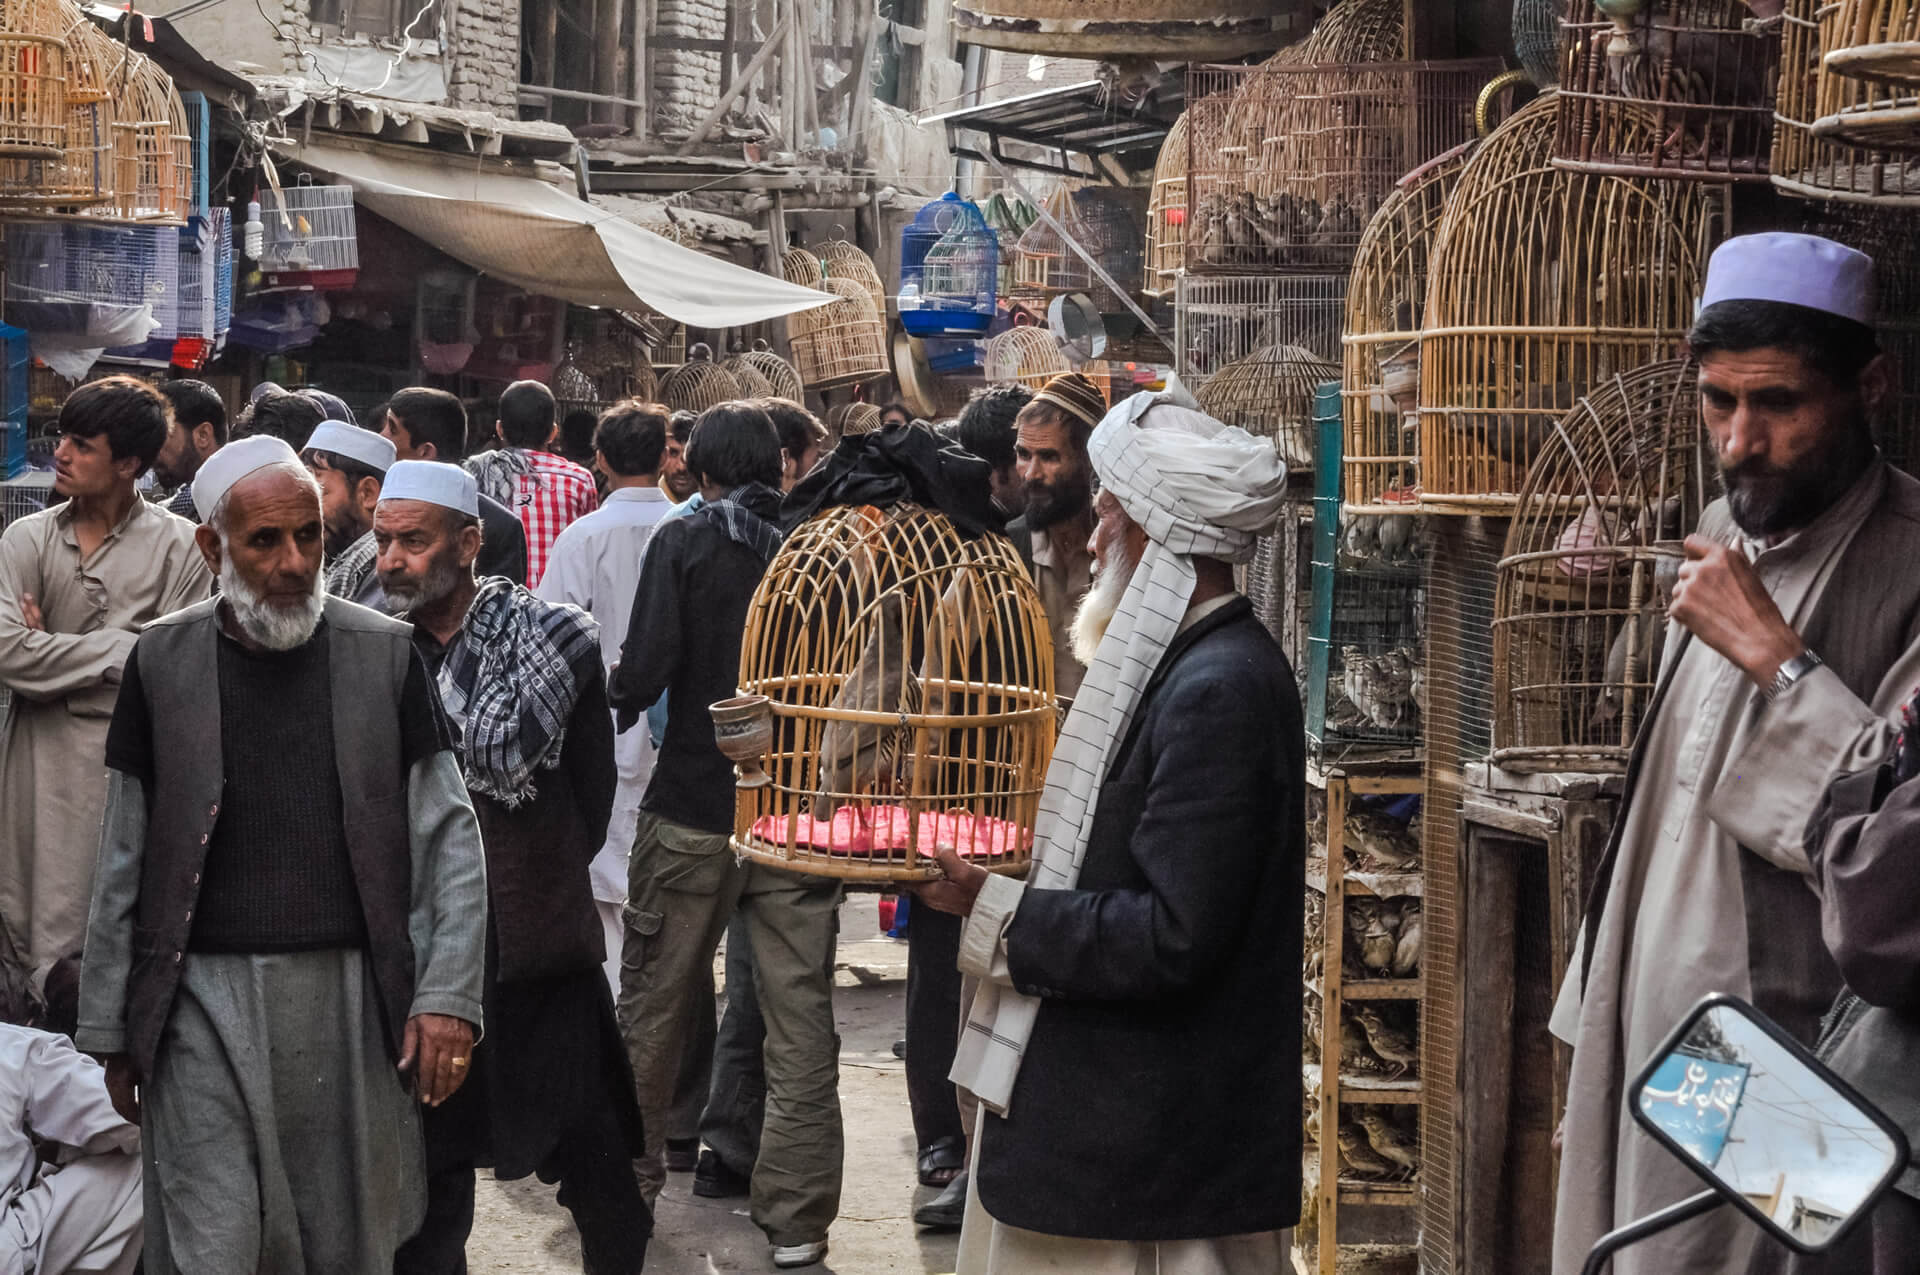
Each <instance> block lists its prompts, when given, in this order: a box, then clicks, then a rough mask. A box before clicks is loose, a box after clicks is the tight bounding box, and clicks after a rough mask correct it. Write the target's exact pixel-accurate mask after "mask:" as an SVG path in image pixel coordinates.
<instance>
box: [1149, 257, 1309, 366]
mask: <svg viewBox="0 0 1920 1275" xmlns="http://www.w3.org/2000/svg"><path fill="white" fill-rule="evenodd" d="M1173 295H1174V304H1173V345H1174V349H1175V350H1176V351H1177V352H1178V354H1179V356H1180V363H1179V371H1180V375H1181V377H1182V378H1183V379H1184V380H1186V382H1187V384H1188V385H1189V386H1197V385H1200V384H1203V383H1205V381H1206V379H1207V378H1208V377H1209V376H1212V375H1213V374H1214V373H1215V372H1217V371H1219V370H1220V369H1221V368H1223V367H1225V366H1226V365H1227V364H1229V363H1233V362H1236V361H1238V360H1240V359H1244V358H1246V357H1247V356H1249V355H1251V354H1253V353H1254V352H1255V351H1257V350H1264V349H1266V348H1267V347H1268V346H1272V345H1297V346H1299V347H1300V348H1301V349H1304V350H1309V351H1311V352H1312V353H1313V354H1315V355H1317V356H1318V357H1320V358H1323V359H1335V358H1338V357H1339V354H1340V316H1341V312H1342V310H1343V309H1344V307H1345V305H1346V295H1347V276H1346V275H1345V274H1344V273H1340V274H1267V275H1255V274H1235V275H1203V274H1183V275H1181V276H1180V278H1179V279H1178V281H1177V283H1176V285H1175V287H1174V294H1173Z"/></svg>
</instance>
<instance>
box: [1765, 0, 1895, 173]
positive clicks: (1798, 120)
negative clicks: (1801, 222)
mask: <svg viewBox="0 0 1920 1275" xmlns="http://www.w3.org/2000/svg"><path fill="white" fill-rule="evenodd" d="M1823 8H1825V9H1828V10H1832V9H1835V8H1837V6H1835V5H1833V4H1832V3H1831V0H1825V3H1824V4H1823V0H1786V9H1785V10H1784V11H1783V12H1782V13H1781V14H1780V17H1779V19H1778V21H1779V23H1780V87H1779V94H1778V101H1777V103H1776V105H1775V108H1774V129H1773V160H1772V169H1773V184H1774V185H1775V186H1777V187H1779V188H1780V189H1781V190H1783V191H1785V192H1787V193H1788V194H1790V195H1800V196H1804V197H1807V198H1813V199H1832V200H1839V201H1844V202H1848V203H1866V204H1881V205H1890V206H1899V207H1920V157H1916V156H1913V155H1899V154H1894V153H1892V152H1889V151H1884V150H1873V149H1869V148H1866V147H1859V146H1850V145H1847V144H1845V143H1843V142H1840V141H1837V140H1834V139H1831V138H1824V139H1823V138H1817V137H1815V136H1814V133H1813V125H1814V121H1815V120H1816V119H1818V118H1819V115H1820V108H1819V100H1818V99H1819V92H1820V79H1821V69H1820V67H1821V56H1822V53H1823V52H1824V45H1823V28H1822V26H1821V23H1820V14H1821V11H1822V9H1823ZM1838 88H1839V86H1836V91H1838Z"/></svg>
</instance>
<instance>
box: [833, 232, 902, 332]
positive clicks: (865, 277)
mask: <svg viewBox="0 0 1920 1275" xmlns="http://www.w3.org/2000/svg"><path fill="white" fill-rule="evenodd" d="M820 266H821V268H822V269H824V270H825V271H826V272H827V278H829V279H851V280H853V281H854V282H855V283H858V284H860V285H861V286H862V287H864V288H865V289H866V290H867V295H868V296H869V297H871V298H872V299H873V310H874V313H875V314H878V315H879V316H880V317H881V318H883V319H884V318H885V317H886V314H887V287H886V285H885V284H884V283H882V282H881V281H880V270H879V268H878V267H877V266H875V265H874V264H873V258H872V257H869V256H868V255H867V254H866V253H864V252H862V251H860V249H859V248H858V247H856V246H854V245H853V244H851V243H848V242H847V241H846V240H845V239H829V240H828V241H827V242H825V243H823V244H821V245H820Z"/></svg>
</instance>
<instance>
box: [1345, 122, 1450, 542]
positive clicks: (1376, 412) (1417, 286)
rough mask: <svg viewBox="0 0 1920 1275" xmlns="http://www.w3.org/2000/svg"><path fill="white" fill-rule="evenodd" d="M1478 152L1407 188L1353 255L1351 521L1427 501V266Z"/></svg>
mask: <svg viewBox="0 0 1920 1275" xmlns="http://www.w3.org/2000/svg"><path fill="white" fill-rule="evenodd" d="M1471 153H1472V144H1471V143H1469V144H1468V145H1465V146H1459V147H1456V148H1454V149H1453V150H1451V151H1448V152H1447V153H1446V154H1445V155H1443V156H1441V157H1440V158H1438V159H1435V160H1431V161H1429V162H1428V163H1426V164H1423V165H1422V166H1421V167H1419V168H1417V169H1415V170H1414V171H1413V172H1411V173H1409V174H1407V176H1406V177H1405V178H1403V179H1401V181H1400V184H1399V185H1398V186H1396V187H1395V188H1394V191H1393V194H1391V195H1389V196H1388V197H1387V199H1386V202H1385V203H1383V204H1381V205H1380V211H1379V212H1377V213H1375V214H1374V215H1373V220H1372V221H1370V222H1368V223H1367V230H1366V233H1365V234H1364V235H1362V236H1361V239H1360V248H1359V250H1358V251H1357V252H1356V253H1355V254H1354V260H1353V275H1352V278H1351V280H1350V282H1349V285H1348V289H1347V310H1346V331H1345V334H1344V335H1343V336H1342V338H1341V360H1342V370H1341V398H1342V400H1343V403H1344V412H1345V415H1346V435H1345V438H1344V440H1343V442H1342V450H1341V458H1340V469H1341V475H1342V481H1343V483H1344V485H1345V500H1346V502H1347V505H1348V506H1349V511H1350V512H1353V511H1358V512H1363V513H1386V512H1391V511H1392V510H1393V509H1395V508H1402V507H1405V506H1407V505H1411V504H1413V503H1415V502H1416V501H1417V500H1418V499H1419V485H1420V479H1419V467H1420V450H1419V442H1420V429H1419V412H1418V406H1419V399H1420V324H1421V320H1422V317H1423V316H1424V314H1425V312H1426V299H1427V265H1428V258H1429V256H1430V255H1431V253H1432V250H1433V239H1434V235H1435V232H1437V231H1438V230H1439V228H1440V218H1441V214H1442V213H1444V212H1445V211H1446V205H1447V196H1448V195H1449V194H1450V193H1452V190H1453V187H1454V184H1455V183H1456V182H1457V181H1459V179H1460V173H1461V171H1462V170H1464V169H1465V168H1466V165H1467V157H1468V155H1470V154H1471Z"/></svg>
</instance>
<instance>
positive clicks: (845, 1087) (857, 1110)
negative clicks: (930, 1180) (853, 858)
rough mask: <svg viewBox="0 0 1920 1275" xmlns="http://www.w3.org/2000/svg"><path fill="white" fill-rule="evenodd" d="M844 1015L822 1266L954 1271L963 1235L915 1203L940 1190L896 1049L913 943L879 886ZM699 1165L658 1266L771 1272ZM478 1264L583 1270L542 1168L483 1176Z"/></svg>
mask: <svg viewBox="0 0 1920 1275" xmlns="http://www.w3.org/2000/svg"><path fill="white" fill-rule="evenodd" d="M840 934H841V944H840V957H839V972H838V975H837V977H836V980H835V989H834V1014H835V1016H836V1017H837V1018H838V1019H839V1026H840V1036H841V1054H840V1105H841V1111H842V1113H843V1116H844V1118H845V1121H846V1131H847V1159H846V1178H845V1188H844V1191H843V1194H842V1197H841V1205H840V1220H839V1221H838V1222H837V1223H835V1224H834V1227H833V1231H832V1233H831V1236H830V1241H831V1244H832V1251H831V1252H830V1253H829V1254H828V1255H827V1260H826V1261H825V1262H822V1263H821V1264H820V1265H818V1266H811V1267H806V1268H804V1269H805V1270H807V1271H809V1272H819V1273H820V1275H894V1273H896V1272H898V1273H900V1275H908V1273H912V1275H945V1273H946V1272H950V1271H952V1270H953V1266H954V1253H955V1250H956V1248H957V1245H958V1236H957V1235H952V1234H948V1235H930V1234H926V1233H924V1232H922V1231H920V1229H919V1228H918V1227H916V1226H914V1224H913V1208H914V1206H915V1205H916V1204H917V1203H919V1202H920V1201H922V1200H925V1199H928V1198H930V1197H931V1196H932V1195H933V1192H932V1191H930V1190H927V1189H925V1188H922V1187H920V1186H919V1185H918V1184H917V1183H916V1182H915V1180H914V1168H913V1160H914V1142H913V1123H912V1121H911V1120H910V1119H909V1118H908V1115H907V1083H906V1074H905V1069H904V1067H903V1066H902V1064H901V1063H900V1061H899V1059H897V1058H895V1057H894V1056H893V1042H894V1041H895V1040H897V1039H899V1038H900V1034H901V1031H902V1024H903V1023H904V1022H905V1020H906V986H907V982H906V979H907V945H906V943H905V942H902V941H898V940H894V939H888V938H885V937H882V936H880V935H879V934H878V927H877V922H876V912H875V907H874V896H873V895H871V894H859V895H854V896H852V897H850V898H849V899H848V901H847V903H846V905H845V907H844V908H843V909H842V912H841V920H840ZM692 1184H693V1177H692V1175H691V1174H675V1175H673V1177H671V1178H670V1179H669V1180H668V1183H667V1188H666V1191H665V1193H664V1194H663V1195H662V1196H661V1197H660V1208H659V1216H658V1218H657V1219H656V1221H655V1229H654V1236H653V1243H652V1246H651V1247H650V1248H649V1249H648V1252H647V1272H648V1275H718V1273H719V1272H731V1271H751V1272H761V1271H767V1272H770V1271H772V1270H773V1269H774V1267H773V1262H772V1261H771V1260H770V1258H769V1255H768V1249H767V1243H766V1239H765V1237H764V1236H762V1235H761V1234H760V1231H759V1229H758V1228H757V1227H755V1226H754V1225H753V1223H752V1222H750V1221H749V1220H748V1219H747V1212H746V1201H745V1200H744V1199H735V1200H703V1199H699V1198H697V1197H695V1196H694V1195H693V1194H692V1191H691V1187H692ZM467 1263H468V1266H469V1268H470V1269H471V1270H472V1271H473V1272H475V1275H480V1273H481V1272H516V1273H519V1275H534V1273H536V1272H537V1273H538V1275H560V1273H561V1272H577V1271H579V1270H580V1241H579V1238H578V1236H577V1235H576V1234H575V1232H574V1229H573V1223H572V1221H571V1220H570V1219H569V1218H568V1217H567V1214H566V1212H565V1211H564V1210H562V1209H561V1208H560V1207H559V1206H558V1205H556V1204H555V1203H554V1202H553V1188H552V1187H548V1186H543V1185H541V1183H540V1182H539V1181H537V1180H536V1179H532V1178H528V1179H525V1180H523V1181H520V1182H495V1181H493V1180H492V1179H491V1178H490V1177H488V1176H487V1175H486V1174H484V1173H483V1174H482V1175H481V1179H480V1189H479V1200H478V1204H477V1208H476V1216H475V1219H474V1227H473V1237H472V1239H471V1240H470V1241H469V1242H468V1245H467Z"/></svg>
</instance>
